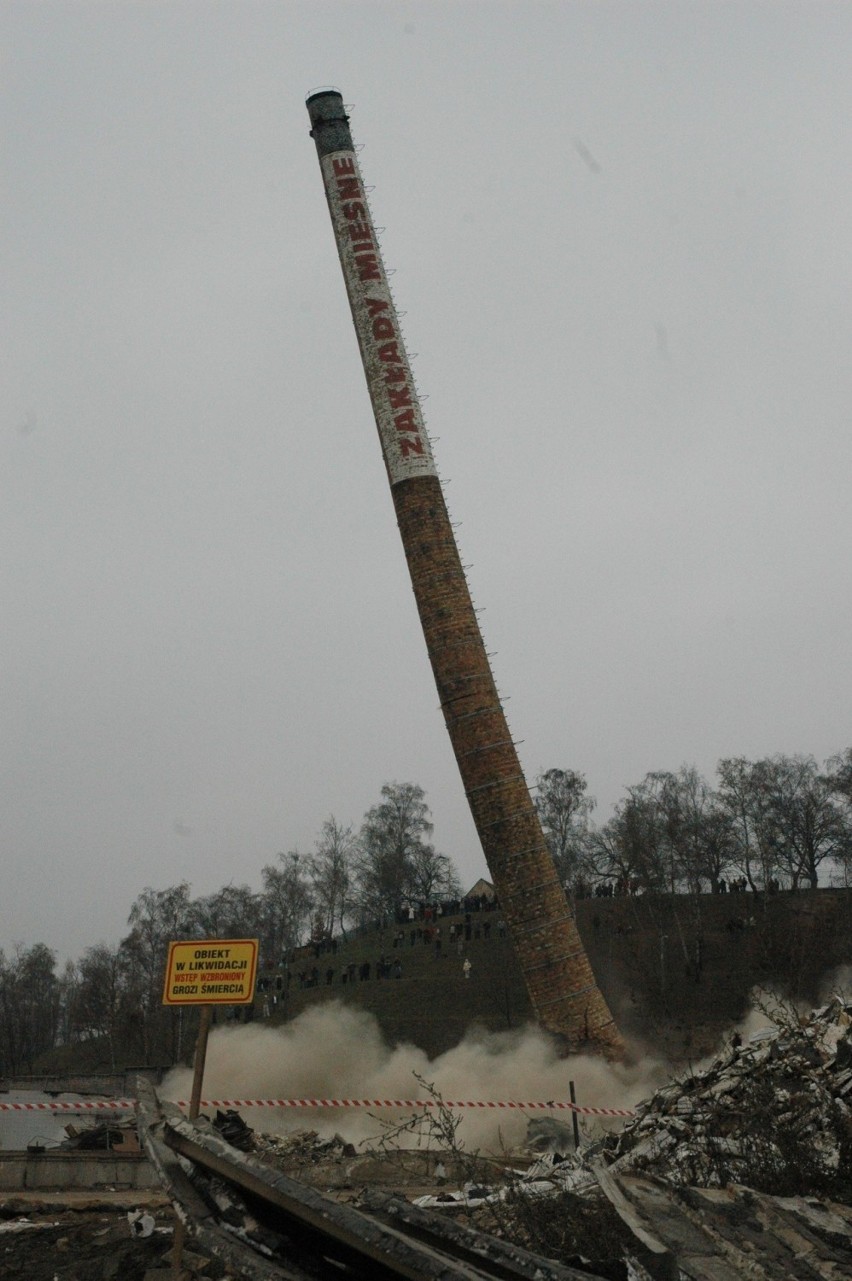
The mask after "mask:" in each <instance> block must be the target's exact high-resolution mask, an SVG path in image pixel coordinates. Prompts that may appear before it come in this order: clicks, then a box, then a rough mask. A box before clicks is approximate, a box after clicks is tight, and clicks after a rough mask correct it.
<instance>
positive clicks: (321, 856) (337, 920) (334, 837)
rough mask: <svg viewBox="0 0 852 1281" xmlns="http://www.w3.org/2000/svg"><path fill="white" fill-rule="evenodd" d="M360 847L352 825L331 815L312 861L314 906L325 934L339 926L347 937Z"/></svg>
mask: <svg viewBox="0 0 852 1281" xmlns="http://www.w3.org/2000/svg"><path fill="white" fill-rule="evenodd" d="M357 848H358V846H357V841H356V839H355V835H354V833H353V831H352V828H351V827H344V826H343V824H342V823H338V821H337V819H336V818H335V817H334V815H333V814H332V815H330V816H329V817H328V818H327V819H326V820H325V822H324V823H323V825H322V830H321V832H320V834H319V837H318V839H317V843H316V847H315V852H314V854H313V855H312V856H311V858H310V861H309V865H310V874H311V889H312V893H313V900H314V909H315V913H316V916H317V917H318V918H319V919H318V924H319V928H320V931H321V933H322V934H323V936H330V935H332V934H333V933H334V931H335V928H339V929H340V931H341V933H343V934H344V936H345V933H346V930H345V924H344V923H345V921H346V919H347V918H348V916H349V914H350V911H351V909H352V875H353V871H354V867H353V864H354V861H355V857H356V854H357Z"/></svg>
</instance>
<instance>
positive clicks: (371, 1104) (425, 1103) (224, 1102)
mask: <svg viewBox="0 0 852 1281" xmlns="http://www.w3.org/2000/svg"><path fill="white" fill-rule="evenodd" d="M135 1106H136V1100H135V1099H108V1100H105V1101H102V1102H98V1103H92V1102H88V1101H85V1100H84V1101H82V1102H78V1103H64V1102H51V1103H0V1112H118V1111H127V1110H129V1109H131V1108H134V1107H135ZM177 1106H178V1107H181V1108H187V1107H189V1104H188V1103H187V1101H186V1100H185V1099H179V1100H178V1103H177ZM199 1106H200V1107H203V1108H234V1109H239V1108H438V1107H445V1108H452V1109H455V1108H503V1109H506V1110H510V1111H511V1110H517V1111H527V1112H531V1111H536V1110H547V1111H549V1110H551V1109H563V1110H564V1111H568V1112H579V1113H580V1115H581V1116H628V1117H629V1116H634V1115H635V1114H634V1113H633V1112H631V1111H630V1110H629V1109H628V1108H590V1107H581V1106H580V1104H579V1103H563V1102H554V1101H553V1100H551V1101H550V1102H547V1103H516V1102H514V1101H513V1102H486V1101H477V1100H472V1099H464V1100H461V1101H455V1102H451V1101H449V1100H447V1099H441V1100H440V1101H438V1100H436V1099H202V1100H201V1102H200V1104H199Z"/></svg>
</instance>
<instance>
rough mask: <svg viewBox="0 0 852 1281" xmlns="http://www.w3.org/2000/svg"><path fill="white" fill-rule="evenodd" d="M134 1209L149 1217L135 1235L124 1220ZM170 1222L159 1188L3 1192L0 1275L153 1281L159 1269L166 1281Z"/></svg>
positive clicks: (12, 1279)
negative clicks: (141, 1234) (142, 1232)
mask: <svg viewBox="0 0 852 1281" xmlns="http://www.w3.org/2000/svg"><path fill="white" fill-rule="evenodd" d="M137 1209H139V1210H142V1211H143V1212H145V1213H147V1214H150V1215H151V1217H152V1218H153V1219H154V1222H155V1229H154V1232H153V1233H152V1234H151V1235H150V1236H148V1237H146V1238H138V1237H134V1236H133V1234H132V1232H131V1228H130V1225H129V1223H128V1220H127V1214H128V1211H131V1212H132V1211H134V1210H137ZM173 1221H174V1216H173V1214H172V1210H171V1207H170V1206H169V1204H168V1202H167V1201H166V1199H165V1197H163V1196H161V1195H160V1194H159V1193H156V1194H152V1193H142V1192H138V1193H136V1194H135V1195H134V1196H132V1197H129V1196H128V1195H127V1194H119V1195H118V1196H116V1195H115V1194H107V1193H105V1194H103V1195H93V1194H91V1193H70V1192H69V1193H39V1194H37V1195H35V1194H15V1195H14V1196H9V1197H7V1198H6V1199H5V1200H4V1201H3V1202H2V1203H0V1279H2V1281H113V1278H116V1279H117V1281H146V1278H149V1281H156V1278H157V1273H158V1270H160V1269H162V1271H160V1273H159V1275H160V1276H161V1277H162V1278H163V1281H166V1278H169V1281H170V1277H169V1271H168V1268H169V1266H170V1260H169V1257H168V1256H169V1251H170V1250H171V1248H172V1225H173ZM190 1262H191V1260H190ZM206 1275H207V1276H208V1277H212V1276H213V1275H214V1274H212V1273H211V1272H210V1271H208V1272H207V1273H206Z"/></svg>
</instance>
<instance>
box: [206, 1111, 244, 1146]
mask: <svg viewBox="0 0 852 1281" xmlns="http://www.w3.org/2000/svg"><path fill="white" fill-rule="evenodd" d="M212 1124H213V1128H214V1130H218V1132H219V1133H220V1134H221V1136H222V1138H223V1139H224V1140H225V1142H226V1143H230V1145H231V1147H232V1148H236V1149H237V1151H238V1152H251V1151H253V1149H254V1130H253V1129H252V1128H251V1126H250V1125H249V1124H248V1123H247V1122H246V1121H244V1120H243V1118H242V1117H241V1116H240V1114H239V1112H235V1111H234V1110H233V1109H232V1108H228V1109H227V1110H226V1111H225V1112H222V1111H220V1110H219V1109H217V1110H216V1116H215V1118H214V1120H213V1122H212Z"/></svg>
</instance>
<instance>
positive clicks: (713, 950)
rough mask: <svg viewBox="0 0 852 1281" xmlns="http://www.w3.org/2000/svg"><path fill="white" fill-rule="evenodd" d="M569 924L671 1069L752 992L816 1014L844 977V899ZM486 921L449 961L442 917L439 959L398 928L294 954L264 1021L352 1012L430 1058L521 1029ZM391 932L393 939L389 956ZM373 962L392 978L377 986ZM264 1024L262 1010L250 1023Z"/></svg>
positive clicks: (735, 1015)
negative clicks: (796, 1002) (363, 973)
mask: <svg viewBox="0 0 852 1281" xmlns="http://www.w3.org/2000/svg"><path fill="white" fill-rule="evenodd" d="M576 915H577V923H578V927H579V930H580V934H581V936H582V938H583V942H584V944H585V946H586V948H587V950H588V952H589V955H590V958H591V961H592V965H593V967H594V970H595V974H596V976H597V979H598V982H599V983H600V985H601V987H602V989H603V991H604V994H605V995H606V997H607V1000H608V1001H609V1003H610V1006H611V1008H612V1009H613V1012H614V1013H615V1015H616V1018H617V1019H618V1021H619V1024H620V1026H621V1027H622V1028H623V1030H624V1031H625V1032H626V1033H627V1034H628V1035H629V1036H631V1037H633V1038H636V1039H638V1040H640V1041H641V1042H644V1043H645V1044H647V1045H648V1046H649V1047H652V1048H653V1049H654V1050H655V1051H656V1052H657V1053H660V1052H664V1053H666V1054H667V1055H668V1056H669V1057H670V1058H672V1059H673V1060H683V1059H689V1058H693V1057H696V1056H698V1055H701V1054H703V1053H705V1052H708V1051H709V1050H710V1049H712V1048H713V1047H714V1045H715V1043H716V1041H717V1039H718V1037H719V1035H720V1034H721V1033H722V1032H724V1030H725V1029H726V1028H728V1027H729V1026H730V1025H731V1024H732V1023H733V1022H735V1021H736V1020H738V1019H739V1018H741V1017H742V1016H743V1014H744V1013H745V1012H746V1010H747V1008H748V1006H749V999H750V993H751V991H752V989H753V988H754V987H755V986H757V985H772V986H773V987H774V988H775V989H776V990H777V991H779V992H780V993H782V994H784V995H789V996H791V997H796V998H800V999H802V1000H804V1001H806V1002H810V1003H816V1002H817V1001H818V1000H819V999H820V988H821V985H822V984H824V983H825V981H826V980H827V977H828V976H829V975H830V973H831V972H832V971H833V970H835V969H836V968H837V967H839V966H842V965H847V964H848V965H852V891H848V890H816V891H805V892H801V893H797V894H790V893H779V894H773V895H753V894H730V895H728V894H725V895H715V896H713V895H697V896H688V895H676V896H675V895H665V896H650V895H649V896H641V897H638V898H617V899H584V900H580V901H579V902H578V903H577V904H576ZM498 919H499V912H491V913H481V914H477V913H475V914H474V915H473V918H472V922H471V925H472V928H471V937H470V938H469V939H464V941H463V945H462V947H461V949H459V948H458V946H457V945H456V944H455V943H451V942H450V941H449V938H448V935H449V927H450V926H451V925H456V926H459V927H462V926H463V925H464V918H463V917H447V918H444V919H443V920H442V921H441V937H442V947H441V949H440V953H438V952H437V951H436V947H435V944H434V942H432V943H426V942H424V941H423V939H422V938H419V939H418V938H415V942H414V944H413V945H412V944H411V941H410V930H409V929H407V928H405V929H403V927H401V926H397V925H392V926H390V927H388V928H387V929H385V930H384V931H382V930H374V931H370V932H367V933H364V934H360V935H358V936H357V937H353V938H350V939H349V940H348V941H339V942H338V946H337V951H336V952H335V953H330V952H327V953H324V954H322V955H320V956H315V955H314V953H313V951H312V950H311V949H304V950H303V951H302V953H300V954H299V955H298V956H297V957H296V959H295V961H294V962H293V963H292V964H291V965H290V979H289V985H288V983H287V980H286V975H285V974H284V973H283V972H280V973H279V972H267V974H266V975H265V977H266V978H267V980H268V981H269V988H268V994H269V995H270V996H271V995H273V994H274V995H276V996H277V998H278V999H277V1003H276V1004H274V1005H273V1003H272V1002H271V1000H270V1017H271V1019H272V1021H283V1020H285V1019H290V1018H293V1017H295V1015H297V1014H298V1013H299V1012H300V1011H301V1010H303V1009H305V1008H306V1007H307V1006H308V1005H310V1004H312V1003H314V1002H317V1001H328V1000H331V999H337V1000H342V1001H345V1002H351V1003H354V1004H357V1005H359V1006H362V1007H363V1008H364V1009H367V1010H370V1011H371V1012H372V1013H373V1014H375V1016H376V1018H377V1019H378V1021H379V1023H380V1025H381V1026H382V1028H383V1030H384V1032H385V1035H386V1036H387V1038H388V1039H389V1040H390V1041H392V1042H395V1041H403V1040H408V1041H413V1042H414V1043H416V1044H417V1045H419V1046H420V1047H421V1048H422V1049H424V1050H425V1051H426V1052H427V1053H428V1054H429V1055H430V1056H434V1055H435V1054H438V1053H441V1052H442V1051H444V1050H447V1049H449V1048H450V1047H451V1046H452V1045H454V1044H456V1043H457V1042H458V1041H459V1040H460V1039H461V1037H462V1035H463V1034H464V1031H465V1030H466V1028H467V1027H469V1026H470V1024H471V1023H474V1022H478V1023H480V1024H483V1025H484V1026H485V1027H487V1028H489V1029H491V1030H494V1031H503V1030H506V1029H508V1028H514V1027H519V1026H522V1025H523V1024H524V1023H526V1022H528V1021H529V1020H530V1019H531V1017H532V1011H531V1008H530V1004H529V999H528V997H527V994H526V990H525V988H524V984H523V980H522V978H521V973H520V969H519V966H518V963H517V960H516V957H515V954H514V950H513V948H512V945H511V943H510V942H509V940H508V938H507V937H505V935H501V933H500V932H499V930H498V928H497V921H498ZM486 924H487V925H488V926H489V929H488V931H487V937H486V930H485V926H486ZM418 925H420V926H421V927H422V922H420V923H418ZM477 927H478V928H477ZM400 930H403V933H404V938H403V939H402V940H401V941H400V942H399V943H398V945H397V946H394V938H395V936H396V935H397V934H398V932H399V931H400ZM382 956H384V957H385V959H386V961H388V962H389V963H390V977H386V978H381V979H377V978H376V977H375V973H376V963H377V962H378V961H379V960H380V958H381V957H382ZM465 957H467V958H469V960H470V962H471V971H470V977H469V978H468V979H466V978H465V977H464V973H463V969H462V966H463V961H464V959H465ZM397 961H398V962H399V965H400V968H401V977H398V978H396V977H393V975H394V973H395V970H396V962H397ZM365 963H369V965H370V978H369V979H358V978H356V979H355V981H349V980H348V977H347V981H345V982H344V981H342V975H343V972H344V971H348V970H349V968H350V967H351V966H353V965H354V966H355V970H356V974H357V972H358V970H359V968H360V967H361V966H362V965H364V964H365ZM314 968H316V970H317V971H318V978H319V981H318V983H317V984H316V985H315V986H307V987H303V986H301V984H300V980H299V975H300V974H301V973H305V974H306V975H307V976H308V977H310V975H311V972H312V970H313V969H314ZM329 970H331V971H332V976H331V981H330V982H328V981H327V973H328V971H329ZM279 980H280V982H281V987H280V989H278V988H277V987H276V983H277V982H278V981H279ZM262 1014H263V999H262V997H261V998H260V999H259V1001H258V1003H257V1006H256V1015H257V1017H262Z"/></svg>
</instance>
